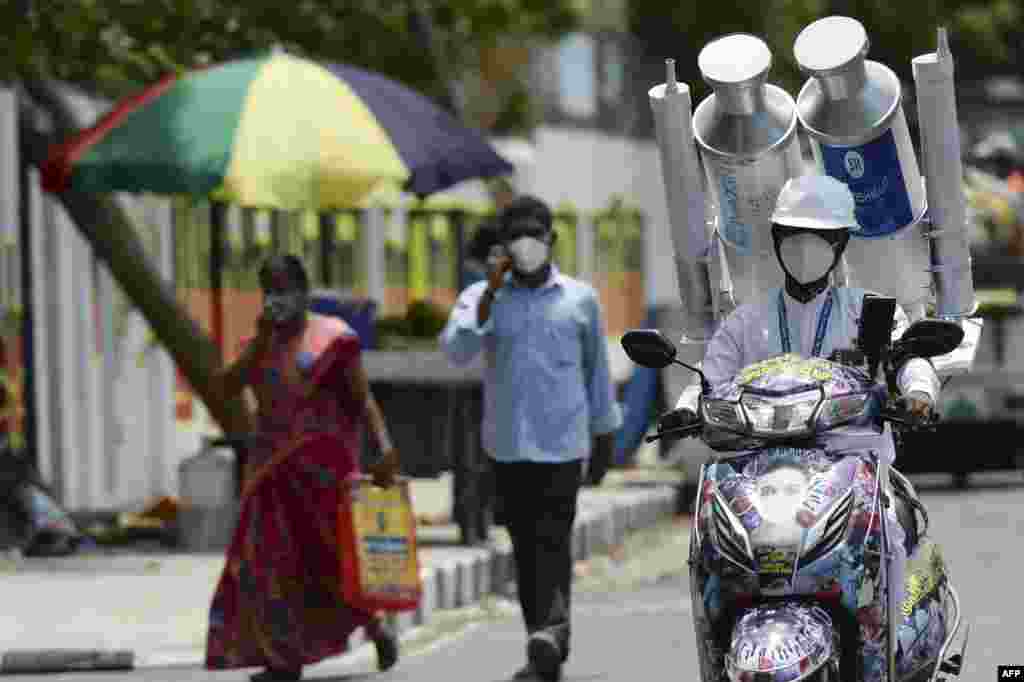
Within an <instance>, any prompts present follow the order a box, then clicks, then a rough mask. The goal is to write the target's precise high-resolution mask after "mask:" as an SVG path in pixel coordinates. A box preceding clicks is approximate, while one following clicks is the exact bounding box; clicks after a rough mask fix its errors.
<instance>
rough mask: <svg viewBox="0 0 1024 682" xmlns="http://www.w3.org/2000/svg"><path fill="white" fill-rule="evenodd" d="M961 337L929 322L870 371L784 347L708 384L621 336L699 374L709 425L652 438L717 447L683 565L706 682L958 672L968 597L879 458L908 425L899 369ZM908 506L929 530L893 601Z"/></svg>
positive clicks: (640, 352)
mask: <svg viewBox="0 0 1024 682" xmlns="http://www.w3.org/2000/svg"><path fill="white" fill-rule="evenodd" d="M889 329H891V325H890V326H889V327H887V328H885V332H886V334H885V336H888V331H889ZM875 336H876V338H881V336H882V335H879V334H877V333H876V334H875ZM962 338H963V330H962V329H961V328H960V327H959V326H957V325H956V324H953V323H950V322H944V321H940V320H921V321H919V322H917V323H915V324H914V325H912V326H911V327H910V328H909V329H908V330H907V331H906V333H905V334H904V335H903V336H902V338H901V339H900V340H899V341H897V342H895V343H891V344H890V343H889V342H888V341H887V340H886V341H884V342H882V343H881V344H880V345H879V346H877V347H876V348H875V350H874V351H872V352H870V353H865V354H864V355H863V357H864V358H865V362H866V364H867V367H864V366H857V364H856V363H852V362H838V361H833V360H827V359H821V358H804V357H800V356H798V355H793V354H789V355H782V356H779V357H775V358H772V359H769V360H766V361H763V362H759V363H756V364H753V365H750V366H748V367H745V368H744V369H743V370H742V371H741V372H740V373H739V375H738V376H736V377H735V378H734V379H733V380H732V381H731V382H729V383H727V384H725V385H722V386H716V387H714V388H712V387H711V386H710V385H708V381H707V378H706V377H705V376H704V374H703V373H702V372H701V371H700V370H699V369H697V368H696V367H691V366H690V365H686V364H685V363H682V362H680V361H679V360H677V359H676V353H677V349H676V347H675V346H674V345H673V344H672V343H671V342H670V341H669V340H668V339H666V338H665V337H664V336H663V335H662V334H661V333H660V332H658V331H657V330H653V329H638V330H632V331H629V332H627V333H626V334H625V336H624V337H623V339H622V345H623V347H624V348H625V351H626V353H627V355H628V356H629V357H630V359H632V360H633V361H634V362H635V363H637V364H638V365H641V366H644V367H651V368H655V369H662V368H665V367H668V366H669V365H670V364H678V365H681V366H683V367H686V368H688V369H690V370H692V371H694V372H696V373H697V374H698V375H699V376H700V379H701V385H702V395H701V399H700V403H699V415H698V416H699V417H700V422H699V423H696V424H692V425H688V426H683V427H679V428H670V429H664V430H662V431H660V432H658V433H656V434H654V435H652V436H649V437H648V440H655V439H658V438H663V437H667V436H676V437H685V436H691V435H699V436H700V437H701V438H702V439H703V440H704V442H705V443H707V444H708V445H709V446H710V447H711V449H712V450H713V451H714V452H715V454H714V455H713V456H712V457H711V458H710V459H709V461H708V462H706V463H705V464H704V466H703V467H702V469H701V473H700V488H699V491H700V492H699V494H698V496H697V500H696V501H695V509H694V516H693V519H694V523H693V530H692V532H691V538H690V556H689V562H688V563H689V567H690V588H691V598H692V601H693V614H694V626H695V631H696V636H697V650H698V654H699V660H700V674H701V678H700V679H701V680H702V682H725V680H728V681H729V682H767V681H770V682H797V681H805V682H837V681H841V682H869V681H870V682H877V681H883V680H884V681H885V682H925V681H928V682H939V681H943V680H947V679H949V678H948V677H947V676H959V674H960V671H961V669H962V665H963V657H964V653H965V651H966V647H967V637H968V628H967V627H966V626H963V627H962V616H961V607H960V600H959V597H958V596H957V592H956V590H955V589H954V587H953V585H952V583H951V581H950V578H949V572H948V570H947V567H946V565H945V563H944V561H943V558H942V554H941V553H940V551H939V547H938V545H936V544H935V542H933V541H932V540H931V538H929V537H928V534H927V515H926V513H925V512H924V508H923V506H921V505H920V504H919V503H918V502H917V500H916V494H915V493H913V487H912V485H911V484H910V482H909V481H907V480H906V479H905V478H903V477H902V476H901V475H900V474H899V473H898V472H896V471H895V470H893V469H891V468H890V467H889V460H888V459H887V458H886V457H885V456H882V455H881V453H884V452H886V446H888V447H890V448H891V447H892V434H891V427H890V426H888V425H889V424H895V425H897V426H899V427H910V426H911V425H912V423H911V421H910V420H909V419H908V415H907V414H906V413H905V412H904V411H902V410H900V409H899V408H898V407H897V405H898V398H897V396H896V391H895V390H894V389H895V377H896V368H898V367H899V366H901V364H902V362H903V361H905V360H906V359H907V358H908V357H911V356H915V357H923V358H930V357H936V356H940V355H945V354H947V353H950V352H952V351H953V350H954V349H956V348H957V347H958V345H959V344H960V342H961V339H962ZM863 364H864V363H862V365H863ZM879 367H882V368H883V369H884V371H885V376H886V379H887V381H886V382H885V383H882V382H879V381H876V380H875V376H876V375H877V371H878V368H879ZM886 439H888V440H886ZM901 500H902V501H904V502H905V501H908V500H909V501H910V502H912V506H913V507H916V508H917V510H918V511H920V512H921V513H922V516H923V517H924V528H923V530H921V532H919V533H918V532H913V533H911V532H908V534H907V542H906V543H905V545H909V546H907V547H906V549H907V557H908V561H907V564H906V568H905V580H904V585H905V587H904V589H903V593H904V595H905V598H904V599H903V600H902V603H895V601H896V598H897V597H896V593H895V592H894V591H893V589H892V585H891V581H890V576H891V575H892V572H893V568H892V563H891V561H892V552H893V543H894V540H893V539H892V538H891V537H890V532H889V531H888V530H887V524H886V523H883V522H882V519H883V518H884V517H883V514H884V513H885V510H886V509H888V508H889V507H890V506H892V505H897V503H898V502H899V501H901ZM897 506H898V505H897ZM910 513H911V514H912V515H913V511H911V512H910ZM901 520H902V519H901ZM902 525H904V526H905V525H906V523H903V524H902ZM914 525H915V526H916V516H914ZM961 630H963V632H962V633H961ZM961 635H962V643H961V645H960V647H959V653H956V654H951V651H953V647H954V644H955V641H956V638H957V637H958V636H961Z"/></svg>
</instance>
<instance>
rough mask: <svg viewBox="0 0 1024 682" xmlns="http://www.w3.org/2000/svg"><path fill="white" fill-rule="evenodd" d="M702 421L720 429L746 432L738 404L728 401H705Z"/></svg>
mask: <svg viewBox="0 0 1024 682" xmlns="http://www.w3.org/2000/svg"><path fill="white" fill-rule="evenodd" d="M704 421H706V422H707V423H708V424H711V425H712V426H716V427H718V428H720V429H727V430H730V431H742V432H745V431H746V430H747V423H746V420H745V419H744V418H743V413H742V411H741V410H740V404H739V403H737V402H733V401H730V400H705V401H704Z"/></svg>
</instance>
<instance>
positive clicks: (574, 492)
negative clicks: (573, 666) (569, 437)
mask: <svg viewBox="0 0 1024 682" xmlns="http://www.w3.org/2000/svg"><path fill="white" fill-rule="evenodd" d="M582 467H583V464H582V462H579V461H577V462H567V463H564V464H541V463H534V462H522V463H520V462H516V463H505V462H494V484H495V493H496V495H495V496H496V498H497V499H496V500H495V502H496V503H497V506H498V508H499V509H500V510H501V519H500V520H501V522H502V523H503V524H504V525H505V526H506V527H507V528H508V532H509V535H510V536H511V538H512V552H513V557H514V559H515V566H516V587H517V591H518V593H519V605H520V607H521V608H522V612H523V621H524V622H525V624H526V631H527V632H528V633H530V634H532V633H534V632H537V631H538V630H548V631H550V632H551V633H552V634H554V635H555V636H556V637H557V639H558V641H559V644H560V645H561V648H562V655H563V660H564V659H565V658H568V655H569V635H570V628H569V612H570V596H571V588H572V572H573V566H572V563H573V562H572V528H573V523H574V521H575V520H576V499H577V496H578V494H579V489H580V476H581V474H582Z"/></svg>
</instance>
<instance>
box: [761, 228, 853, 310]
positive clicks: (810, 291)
mask: <svg viewBox="0 0 1024 682" xmlns="http://www.w3.org/2000/svg"><path fill="white" fill-rule="evenodd" d="M803 232H812V233H813V234H815V235H816V236H818V237H820V238H822V239H824V240H825V241H827V242H828V243H829V244H831V245H832V247H833V249H834V250H835V258H834V259H833V261H832V266H831V267H830V268H829V269H828V271H827V272H826V273H825V274H824V275H822V276H821V277H819V278H818V279H816V280H814V281H812V282H800V281H799V280H797V279H796V278H795V277H793V275H792V274H791V273H790V272H789V270H788V269H787V268H786V262H785V260H784V259H783V258H782V251H781V247H782V242H783V241H785V240H786V238H787V237H791V236H793V235H796V234H800V233H803ZM772 241H773V242H774V244H775V258H776V260H778V262H779V266H780V267H781V268H782V271H783V272H784V273H785V275H786V293H787V294H789V295H790V296H791V297H793V299H795V300H797V301H800V302H801V303H808V302H810V301H811V300H813V299H814V297H815V296H817V295H819V294H820V293H821V292H823V291H825V289H826V288H828V285H829V281H830V279H831V276H832V272H833V271H834V270H835V269H836V266H837V265H839V260H840V259H841V258H842V257H843V253H844V252H845V251H846V245H847V244H848V243H849V241H850V232H849V231H848V230H833V231H820V230H809V229H807V228H802V227H790V226H789V225H779V224H778V223H774V224H772Z"/></svg>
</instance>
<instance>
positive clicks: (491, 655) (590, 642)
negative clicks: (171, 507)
mask: <svg viewBox="0 0 1024 682" xmlns="http://www.w3.org/2000/svg"><path fill="white" fill-rule="evenodd" d="M924 495H925V498H926V502H927V506H928V508H929V510H930V513H931V517H932V532H933V534H934V536H935V537H936V538H937V539H938V540H939V541H940V542H941V544H942V546H943V548H944V551H945V553H946V556H947V559H948V562H949V564H950V566H951V571H952V573H953V576H954V578H955V581H956V584H957V586H958V588H959V590H960V592H961V595H962V597H963V599H964V602H965V604H966V608H967V611H968V613H967V615H968V618H969V620H970V622H971V623H972V632H971V646H970V648H969V649H968V656H967V665H966V667H965V670H964V675H963V676H962V677H961V680H965V681H966V680H970V681H973V680H979V681H980V680H988V679H994V678H995V667H996V665H998V664H1006V663H1021V662H1024V653H1022V649H1021V643H1020V642H1021V639H1020V634H1019V633H1020V624H1019V622H1018V621H1017V617H1018V616H1019V614H1020V612H1021V610H1022V607H1024V543H1022V542H1021V539H1022V538H1024V509H1022V506H1024V488H1021V487H1009V488H999V487H991V488H980V489H974V490H971V491H969V492H967V493H966V494H964V493H958V492H952V491H943V490H928V491H925V492H924ZM687 530H688V528H687V525H686V524H685V523H678V522H677V523H675V524H672V525H668V526H662V527H660V528H658V529H657V530H654V531H649V532H647V533H646V534H641V535H639V536H637V537H636V538H634V539H633V540H632V541H631V542H630V544H629V545H628V546H627V547H626V548H625V550H624V552H623V554H622V555H621V556H619V557H617V558H618V560H617V561H616V560H596V561H593V562H591V563H590V564H588V565H587V566H584V567H581V570H580V573H581V580H580V582H579V587H578V589H577V597H576V603H575V608H574V622H575V625H574V627H575V638H574V649H573V657H572V659H571V660H570V664H569V665H568V667H567V668H566V671H565V672H566V677H565V679H566V682H596V681H598V680H609V681H614V682H627V681H629V680H632V679H636V678H638V676H641V675H642V677H643V679H644V680H646V681H647V682H659V681H662V680H664V681H666V682H668V681H671V682H678V681H679V680H682V679H695V677H694V674H695V667H694V659H695V651H694V640H693V630H692V628H691V625H690V613H689V611H690V608H689V598H688V596H687V593H686V592H687V586H686V581H685V576H684V575H683V574H682V573H681V572H680V569H681V567H682V565H683V564H684V561H685V548H686V532H687ZM427 634H428V635H429V637H428V638H427V639H428V640H429V641H426V642H424V643H420V644H418V645H416V646H410V647H408V648H407V649H408V650H407V655H406V656H405V657H404V659H403V660H402V662H401V663H400V664H399V666H398V667H397V668H395V669H394V670H392V671H391V672H390V673H388V674H386V675H379V674H376V673H374V672H373V659H372V653H371V652H369V651H365V650H364V651H361V652H357V653H356V654H354V655H352V656H350V657H348V658H346V659H339V660H336V661H332V662H329V663H326V664H323V665H321V666H318V667H316V668H311V669H309V670H308V671H307V675H306V678H307V679H315V680H323V681H324V682H327V681H331V682H341V681H345V682H349V681H353V680H358V679H361V678H366V679H376V680H381V682H406V681H408V682H411V681H413V680H416V681H422V680H450V681H452V682H504V681H505V680H508V679H509V678H510V676H511V674H512V672H514V671H515V670H516V669H517V668H518V667H519V666H520V665H521V664H522V662H523V656H524V652H523V633H522V630H521V626H520V624H519V620H518V615H517V613H516V611H515V608H514V607H513V605H512V603H511V602H509V601H504V600H497V601H496V602H495V604H492V608H490V609H489V610H487V611H486V612H477V613H466V614H461V616H458V617H454V616H453V620H449V621H448V622H447V624H445V625H443V626H442V627H441V628H440V630H439V631H435V632H432V633H427ZM7 679H11V680H25V681H26V682H28V681H29V680H33V681H35V682H38V680H39V679H40V678H39V677H38V676H31V677H28V676H25V677H21V676H11V677H9V678H7ZM49 679H53V680H62V681H67V682H71V681H72V680H74V681H75V682H84V681H85V680H97V679H103V680H104V681H105V682H106V681H111V682H115V681H116V682H129V681H139V680H146V681H147V682H165V681H166V682H172V681H174V682H191V681H196V682H198V681H200V680H204V681H205V680H209V681H211V682H213V681H219V680H223V681H224V682H229V681H230V682H235V681H241V680H245V679H246V674H245V673H244V672H232V673H218V674H210V673H206V672H204V671H202V670H195V669H177V670H146V671H138V672H135V673H130V674H125V675H114V674H110V673H92V674H80V675H57V676H51V677H50V678H49Z"/></svg>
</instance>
